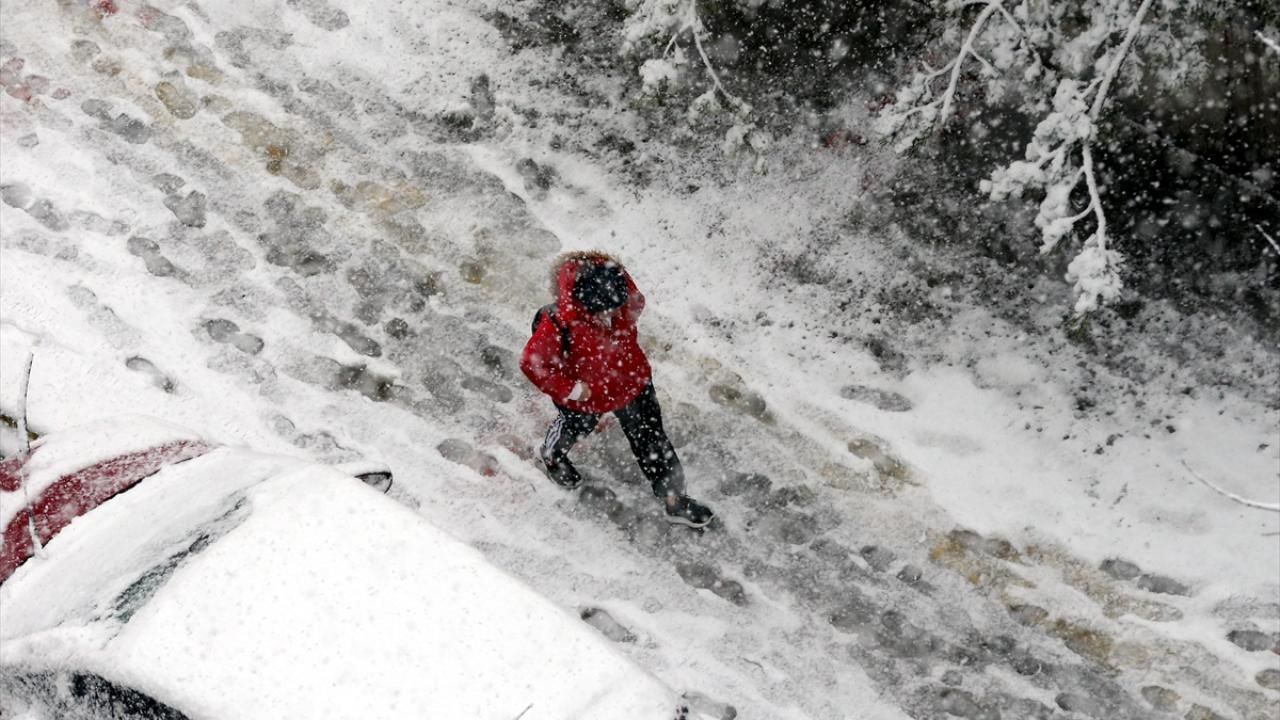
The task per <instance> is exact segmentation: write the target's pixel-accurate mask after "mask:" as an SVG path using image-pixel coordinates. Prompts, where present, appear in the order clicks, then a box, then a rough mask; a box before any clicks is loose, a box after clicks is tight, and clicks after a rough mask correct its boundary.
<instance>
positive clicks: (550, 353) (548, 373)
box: [520, 318, 578, 404]
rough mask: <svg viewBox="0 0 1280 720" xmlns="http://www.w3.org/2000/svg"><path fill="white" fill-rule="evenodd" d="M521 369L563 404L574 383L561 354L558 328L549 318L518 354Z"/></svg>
mask: <svg viewBox="0 0 1280 720" xmlns="http://www.w3.org/2000/svg"><path fill="white" fill-rule="evenodd" d="M520 370H521V372H523V373H524V376H525V377H527V378H529V382H531V383H533V384H534V386H535V387H537V388H538V389H539V390H541V391H542V392H544V393H546V394H547V395H550V396H551V399H552V400H553V401H555V402H556V403H558V404H564V402H565V401H566V400H568V398H569V393H571V392H573V386H574V385H575V384H577V382H578V380H577V378H575V377H573V376H572V375H570V374H569V369H568V367H567V366H566V364H565V361H564V358H563V357H562V356H561V355H560V329H559V328H557V327H556V324H555V323H554V322H552V321H551V320H550V319H549V318H548V319H544V320H543V321H542V322H540V323H538V327H537V329H536V330H534V332H533V337H531V338H529V342H527V343H525V346H524V352H523V353H521V355H520Z"/></svg>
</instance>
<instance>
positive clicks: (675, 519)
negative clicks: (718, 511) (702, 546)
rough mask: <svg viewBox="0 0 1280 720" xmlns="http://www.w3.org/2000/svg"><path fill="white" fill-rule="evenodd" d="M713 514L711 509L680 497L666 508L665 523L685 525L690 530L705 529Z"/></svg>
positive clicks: (685, 497)
mask: <svg viewBox="0 0 1280 720" xmlns="http://www.w3.org/2000/svg"><path fill="white" fill-rule="evenodd" d="M714 517H715V513H713V512H711V508H709V507H707V506H706V505H703V504H702V503H700V502H698V501H697V500H692V499H690V498H689V496H687V495H681V496H680V497H679V498H677V499H676V502H675V504H674V505H668V506H667V522H670V523H672V524H675V525H687V526H689V527H691V528H700V527H706V526H707V524H708V523H710V522H711V519H712V518H714Z"/></svg>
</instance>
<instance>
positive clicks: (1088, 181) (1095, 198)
mask: <svg viewBox="0 0 1280 720" xmlns="http://www.w3.org/2000/svg"><path fill="white" fill-rule="evenodd" d="M1080 156H1081V159H1082V160H1083V165H1082V166H1081V170H1083V172H1084V184H1085V187H1087V188H1089V207H1088V208H1085V211H1086V212H1087V211H1088V210H1090V209H1092V210H1093V215H1094V218H1095V219H1096V220H1097V222H1098V229H1097V237H1098V245H1099V246H1101V247H1103V248H1105V247H1106V246H1107V215H1106V213H1104V212H1103V211H1102V195H1101V193H1099V192H1098V179H1097V177H1096V176H1095V175H1094V171H1093V145H1092V143H1091V142H1090V141H1089V140H1083V141H1081V143H1080Z"/></svg>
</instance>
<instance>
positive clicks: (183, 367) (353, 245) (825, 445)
mask: <svg viewBox="0 0 1280 720" xmlns="http://www.w3.org/2000/svg"><path fill="white" fill-rule="evenodd" d="M93 5H94V6H96V7H99V8H100V7H105V6H108V5H110V6H111V7H115V6H118V11H117V12H113V13H104V12H101V11H99V10H95V7H91V6H90V5H89V4H86V3H82V2H77V1H72V0H68V1H67V2H61V3H44V4H15V3H6V4H5V5H4V7H3V17H2V18H0V20H2V21H3V22H2V23H0V63H3V75H0V80H2V81H3V85H4V89H5V91H6V92H5V93H4V94H0V186H2V196H0V199H2V200H3V204H2V205H0V243H2V244H0V249H2V251H3V258H2V260H0V409H3V410H4V411H6V412H9V411H11V409H12V408H15V407H16V406H17V390H16V388H17V385H18V383H17V378H18V376H19V375H20V372H21V369H22V366H23V364H24V363H25V360H26V357H27V354H28V353H34V363H33V374H32V381H31V390H30V396H29V400H28V407H29V414H30V420H31V424H32V427H33V428H34V429H35V430H37V431H41V430H54V429H58V428H63V427H68V426H71V425H74V424H79V423H82V422H87V421H91V420H94V419H98V418H103V417H109V416H111V415H113V414H116V413H121V412H138V413H144V414H148V415H152V416H154V417H157V418H160V419H163V420H165V421H169V422H175V423H179V424H182V425H185V426H187V427H191V428H194V429H196V430H198V431H199V432H201V433H202V434H204V435H206V436H207V437H209V438H211V439H213V440H217V441H220V442H226V443H232V444H241V445H247V446H250V447H252V448H254V449H258V450H263V451H270V452H284V453H292V454H298V455H305V456H308V457H312V458H315V459H319V460H323V461H342V460H349V459H353V458H356V457H371V458H376V459H379V460H382V461H384V462H386V463H388V464H389V465H390V466H391V467H392V468H393V469H394V471H395V473H396V478H397V485H396V490H395V491H394V492H395V493H396V497H397V499H399V500H400V501H401V502H403V503H405V504H406V505H408V506H410V507H412V508H414V509H416V510H417V511H418V512H419V513H420V514H421V515H422V516H424V517H425V518H427V519H428V520H430V521H431V522H432V523H434V524H435V525H437V526H439V527H441V528H443V529H445V530H447V531H448V532H450V533H452V534H453V535H454V536H456V537H458V538H460V539H462V540H463V541H465V542H466V543H468V544H470V545H472V546H473V547H475V548H477V549H479V550H480V551H481V552H482V553H483V554H484V556H485V557H486V558H488V559H489V560H490V561H491V562H493V563H495V564H496V565H498V566H499V567H502V568H504V569H506V570H507V571H509V572H511V573H513V574H515V575H517V576H518V577H520V578H522V579H523V580H525V581H526V582H528V583H529V584H530V585H532V586H533V587H534V588H535V589H537V590H538V591H539V592H541V593H542V594H544V595H545V596H547V597H548V598H550V599H551V600H552V601H553V602H555V603H557V604H560V605H561V606H563V607H566V608H578V607H587V606H590V607H596V608H603V609H605V610H607V611H608V613H609V614H610V615H611V616H612V617H614V618H616V619H617V620H618V621H619V622H621V623H622V624H623V625H625V626H626V627H627V629H629V630H630V632H631V635H632V636H634V639H633V640H632V641H631V642H627V643H622V644H621V647H622V648H623V649H624V651H625V652H627V654H628V655H629V656H630V657H631V658H632V659H634V660H636V661H637V662H639V663H640V664H641V665H643V666H644V667H646V668H648V669H649V670H651V671H652V672H653V673H654V674H655V675H657V676H658V677H659V678H661V679H662V680H663V681H665V682H666V683H667V684H669V685H671V686H672V687H675V688H677V689H680V690H690V691H697V692H699V693H703V694H704V695H705V696H706V698H707V699H705V700H703V701H702V703H701V705H700V706H698V707H701V709H702V710H703V712H704V714H707V715H709V716H712V717H714V716H715V715H717V714H719V715H725V714H726V713H727V711H726V710H725V708H724V707H722V704H728V705H732V706H733V707H735V708H736V709H737V711H738V713H739V716H741V717H762V718H763V717H767V718H834V717H847V718H878V717H885V718H895V717H903V716H910V717H934V716H940V715H942V714H946V713H950V714H952V715H957V716H963V717H975V718H976V717H994V716H995V713H998V714H999V715H1000V716H1001V717H1005V718H1021V717H1051V716H1053V717H1094V718H1123V717H1169V716H1171V713H1176V715H1177V716H1179V717H1181V716H1184V715H1187V714H1188V713H1196V712H1200V713H1201V714H1200V715H1198V716H1197V715H1190V716H1191V717H1212V715H1205V714H1203V713H1205V712H1210V711H1212V712H1216V713H1218V714H1220V715H1221V716H1223V717H1241V718H1249V719H1252V718H1262V717H1273V716H1274V712H1275V709H1276V707H1277V703H1278V702H1280V689H1277V688H1278V686H1280V657H1278V656H1277V654H1276V653H1275V652H1274V648H1275V645H1276V643H1277V641H1278V640H1280V536H1278V535H1277V533H1278V532H1280V514H1277V513H1275V512H1269V511H1266V510H1261V509H1254V508H1249V507H1246V506H1244V505H1242V504H1240V503H1237V502H1233V501H1232V500H1230V499H1228V498H1227V497H1225V496H1224V495H1222V494H1220V493H1216V492H1214V491H1213V490H1211V489H1210V488H1209V487H1207V486H1206V485H1205V484H1203V483H1202V482H1200V481H1199V480H1198V479H1197V478H1196V477H1195V476H1196V475H1199V476H1200V477H1201V478H1204V479H1205V480H1208V481H1210V482H1212V483H1214V484H1216V485H1218V486H1220V487H1221V488H1222V489H1224V490H1225V491H1227V492H1230V493H1235V494H1237V495H1239V496H1242V497H1246V498H1250V499H1253V500H1256V501H1259V502H1261V503H1267V504H1275V503H1276V502H1277V501H1278V500H1280V411H1278V410H1277V409H1276V407H1275V405H1274V402H1271V403H1270V407H1269V406H1268V397H1265V396H1264V395H1265V394H1264V393H1260V392H1257V391H1256V390H1251V389H1250V388H1251V387H1256V385H1250V384H1247V383H1243V384H1242V383H1235V384H1221V385H1210V384H1208V383H1207V382H1196V380H1197V379H1199V378H1202V377H1203V375H1202V374H1201V373H1200V372H1199V371H1200V369H1201V368H1198V367H1197V368H1191V369H1189V370H1188V369H1187V368H1185V367H1182V366H1181V365H1180V361H1181V360H1182V359H1183V358H1185V357H1186V356H1187V353H1180V352H1178V349H1177V347H1176V344H1175V343H1173V342H1161V341H1162V340H1164V339H1163V338H1149V337H1139V336H1136V335H1135V338H1134V348H1135V354H1136V355H1137V356H1138V359H1139V360H1140V361H1141V362H1142V363H1143V364H1144V366H1145V367H1146V368H1147V371H1146V372H1145V377H1146V378H1147V380H1146V384H1145V386H1143V387H1134V386H1133V385H1132V383H1131V382H1130V381H1129V380H1128V379H1126V378H1121V377H1117V376H1112V375H1110V374H1108V373H1107V372H1106V371H1102V370H1099V371H1096V372H1092V373H1086V372H1084V371H1082V370H1081V369H1080V367H1079V366H1078V364H1077V360H1078V358H1079V355H1078V353H1080V352H1081V351H1080V350H1079V349H1078V348H1075V347H1074V346H1072V345H1070V344H1068V343H1064V342H1061V331H1060V329H1059V328H1058V321H1059V320H1060V315H1061V312H1062V309H1063V308H1062V307H1061V306H1060V305H1055V304H1054V302H1053V301H1052V300H1051V301H1050V302H1046V303H1045V304H1044V305H1043V306H1042V307H1039V308H1033V309H1032V310H1029V311H1028V312H1027V313H1025V318H1024V319H1023V320H1022V321H1020V322H1015V321H1013V320H1010V319H1008V318H1006V317H1000V316H996V315H994V314H992V313H989V312H986V311H984V310H982V309H981V308H980V307H978V306H976V305H974V304H971V303H968V302H966V300H965V299H964V294H963V293H962V292H959V291H958V290H957V288H955V287H953V285H955V283H953V282H951V281H949V280H948V279H947V278H948V271H952V272H954V269H953V268H946V267H942V268H941V269H938V265H945V263H946V260H945V259H938V258H933V257H930V256H928V255H927V254H926V253H923V252H922V251H919V250H911V249H910V245H909V243H906V242H904V241H903V239H902V238H900V237H898V236H897V235H896V233H895V232H894V231H892V230H891V229H890V228H884V229H876V230H874V231H868V230H867V229H866V228H865V227H863V226H860V225H855V224H852V223H850V222H849V221H848V218H849V217H850V215H851V213H854V212H855V211H856V210H857V208H858V206H859V203H860V202H862V201H863V196H864V195H865V194H866V189H867V187H868V186H869V184H872V183H875V182H876V181H877V180H878V178H879V177H881V175H882V174H883V172H884V170H883V165H882V163H883V162H884V161H883V160H882V159H881V158H879V157H878V155H877V154H876V152H875V151H874V150H870V149H866V150H851V151H845V152H839V153H832V152H828V151H825V150H822V151H820V150H815V149H812V148H810V147H808V144H807V143H806V142H804V141H803V140H795V141H788V140H785V139H784V140H781V141H780V142H779V144H778V146H777V148H776V149H775V150H774V154H773V156H772V157H771V158H770V172H769V173H768V174H766V175H759V174H754V173H752V172H751V171H750V167H751V164H752V163H751V161H750V160H745V159H744V160H738V159H734V158H728V159H725V160H724V161H723V162H722V163H720V164H719V165H717V166H714V167H707V166H704V165H702V164H701V162H700V161H697V162H695V161H692V160H690V161H687V162H686V161H684V160H682V159H681V157H680V156H679V155H678V154H677V153H676V152H675V151H673V150H672V149H671V148H670V146H668V145H667V144H665V143H664V142H661V141H658V140H652V141H646V140H645V138H643V137H642V133H641V132H640V131H639V130H637V128H638V127H639V124H638V123H635V122H633V119H632V118H630V116H628V115H627V113H626V112H625V111H624V110H621V109H619V108H617V107H615V106H613V105H612V103H611V102H610V101H611V100H612V99H613V98H615V97H616V96H617V94H618V92H619V83H620V82H621V80H620V79H619V78H610V77H608V76H606V75H599V76H595V77H590V76H581V75H575V74H570V73H565V72H563V69H562V67H561V65H560V60H559V59H558V58H557V57H555V56H554V54H553V53H551V52H549V51H546V50H539V49H536V48H534V49H526V50H523V51H520V52H513V51H512V50H511V49H510V47H509V46H508V45H507V44H506V43H505V41H504V39H503V37H502V35H501V34H500V33H499V32H498V30H497V29H496V28H495V26H494V25H493V24H491V23H490V22H488V21H486V20H485V19H484V18H485V17H490V18H492V17H494V15H493V13H494V12H496V11H498V10H501V11H503V12H505V13H508V14H513V15H516V16H517V17H518V15H519V13H518V11H517V9H516V8H513V7H506V6H503V5H501V4H500V3H484V2H476V3H466V4H456V3H415V4H412V5H408V4H391V3H369V4H367V5H347V6H341V7H340V6H338V5H332V4H329V3H327V2H325V0H296V1H294V0H291V1H289V2H253V3H248V2H246V3H234V4H233V3H217V4H215V3H203V4H198V3H195V2H157V3H155V4H153V5H147V4H143V3H135V2H129V1H127V0H125V1H122V2H116V3H114V4H111V3H94V4H93ZM481 75H484V76H485V77H486V78H487V82H485V81H479V80H477V78H479V77H480V76H481ZM619 137H622V138H628V139H629V140H630V141H631V142H634V143H635V146H634V147H628V146H626V145H625V143H621V142H620V141H619V140H618V138H619ZM739 164H740V165H741V167H739ZM638 176H646V177H648V178H650V181H649V182H648V183H647V184H640V183H637V182H635V178H636V177H638ZM587 247H599V248H603V249H606V250H609V251H612V252H614V253H616V254H617V255H619V256H620V257H621V258H622V259H623V260H624V261H625V262H626V263H627V264H628V267H629V269H630V271H631V273H632V275H633V276H634V277H635V278H636V280H637V282H638V283H639V285H640V286H641V288H642V289H643V290H644V291H645V293H646V295H647V296H648V298H649V309H648V310H647V311H646V314H645V316H644V317H643V319H642V320H641V330H642V335H643V336H644V342H645V344H646V347H647V348H648V349H649V351H650V356H651V359H652V360H653V362H654V367H655V373H656V378H655V380H656V384H657V387H658V390H659V396H660V398H661V400H662V402H663V406H664V410H665V412H666V414H667V417H668V425H669V426H670V428H671V430H672V432H673V435H674V437H675V440H676V442H677V446H678V448H679V450H680V452H681V455H682V457H683V459H684V460H685V463H686V466H687V470H688V474H689V478H690V492H691V494H693V495H694V496H695V497H699V498H700V499H702V500H705V501H707V502H708V503H709V504H711V505H712V506H713V507H715V508H716V509H717V510H718V511H719V513H720V515H721V517H722V519H723V526H722V527H720V528H717V529H715V530H712V531H710V532H707V533H704V534H695V533H691V532H686V531H683V530H668V529H667V528H666V526H665V523H663V522H661V521H660V519H659V517H658V513H657V507H656V505H655V504H654V503H653V502H652V500H651V498H648V497H646V494H645V491H644V489H643V484H642V483H640V482H639V479H638V473H637V472H636V471H635V469H634V468H633V467H632V464H631V461H630V459H629V457H628V452H627V450H626V447H625V441H623V439H622V438H621V433H620V432H619V431H618V430H617V428H616V427H606V429H605V431H604V432H602V433H601V434H599V435H597V436H595V437H593V438H592V439H591V440H589V441H588V442H587V443H586V444H585V445H584V446H583V448H582V450H581V451H580V452H581V455H582V457H583V461H582V465H583V467H584V469H585V471H586V472H587V474H588V476H589V479H590V480H591V481H592V482H591V484H590V486H589V487H588V488H587V489H586V490H583V491H581V492H580V493H577V494H572V495H571V494H567V493H564V492H562V491H560V490H558V489H556V488H555V487H554V486H551V485H550V484H549V483H548V482H547V481H546V480H545V479H544V478H543V477H542V475H541V473H540V472H539V470H538V469H537V467H536V466H535V465H534V464H533V463H532V462H531V461H530V459H529V458H530V452H531V447H532V446H533V445H534V444H536V442H537V441H538V440H540V436H541V433H542V430H543V427H544V425H545V423H546V422H548V421H549V420H550V417H551V407H550V404H549V403H548V402H547V401H546V400H545V399H544V398H542V397H540V396H537V395H536V393H535V392H534V391H533V390H532V388H531V387H530V386H529V385H528V384H527V383H526V382H525V381H524V379H523V378H522V377H521V376H520V374H519V371H518V369H516V367H515V360H516V358H517V357H518V353H519V351H520V348H521V346H522V344H523V342H524V339H525V338H526V336H527V334H528V324H529V320H530V318H531V317H532V313H533V310H534V309H536V308H537V307H538V306H540V305H541V304H543V303H544V302H546V297H547V290H546V285H547V282H546V281H547V273H548V265H549V263H550V261H551V259H552V258H553V257H554V256H555V255H556V254H557V253H558V252H560V251H561V250H566V249H578V248H587ZM805 258H810V259H811V260H810V261H809V262H810V264H814V263H816V264H815V265H814V266H813V267H809V266H806V265H805V264H804V262H803V261H804V259H805ZM814 258H816V260H812V259H814ZM921 268H925V271H929V270H930V269H932V270H937V273H936V274H937V278H938V279H937V280H936V281H930V282H928V283H925V282H923V281H922V279H921V277H920V275H921V273H922V270H921ZM899 291H900V292H899ZM904 297H905V298H906V300H903V299H902V298H904ZM904 306H906V307H905V310H912V311H914V312H917V314H918V315H920V316H921V317H916V318H914V319H912V320H910V321H908V320H906V319H904V317H907V316H910V315H911V312H905V311H904ZM1274 352H1275V348H1266V347H1261V346H1259V343H1258V341H1256V340H1254V339H1251V338H1248V337H1236V338H1233V339H1232V341H1231V343H1230V344H1229V345H1227V346H1225V347H1224V348H1223V353H1222V355H1221V358H1220V359H1219V360H1218V361H1217V362H1219V363H1223V364H1229V367H1228V368H1227V369H1226V370H1225V371H1224V372H1226V373H1227V374H1231V373H1234V374H1236V375H1238V376H1247V375H1249V374H1251V373H1252V374H1255V375H1256V376H1257V378H1261V379H1263V380H1265V379H1266V378H1274V376H1275V373H1276V369H1275V367H1274V363H1275V357H1276V356H1275V354H1274ZM1189 378H1190V380H1189ZM1188 387H1190V389H1189V390H1188V389H1187V388H1188ZM1082 398H1087V399H1088V402H1087V403H1082ZM1085 405H1091V406H1092V407H1093V411H1089V409H1088V408H1087V407H1085ZM7 442H11V439H10V440H7ZM6 449H8V447H6ZM1108 561H1110V562H1108ZM1250 648H1254V649H1253V650H1251V649H1250ZM1197 707H1199V708H1200V710H1197V709H1196V708H1197Z"/></svg>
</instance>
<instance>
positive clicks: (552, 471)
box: [538, 453, 582, 490]
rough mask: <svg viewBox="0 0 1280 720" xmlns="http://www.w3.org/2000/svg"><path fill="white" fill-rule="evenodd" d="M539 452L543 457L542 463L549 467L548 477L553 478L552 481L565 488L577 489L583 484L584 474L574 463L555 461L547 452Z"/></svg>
mask: <svg viewBox="0 0 1280 720" xmlns="http://www.w3.org/2000/svg"><path fill="white" fill-rule="evenodd" d="M538 454H539V455H540V456H541V457H542V464H543V465H544V466H545V467H546V468H547V477H549V478H551V482H553V483H555V484H557V485H559V486H560V487H562V488H564V489H565V490H576V489H577V488H578V486H579V485H581V484H582V476H581V475H579V474H578V470H577V469H576V468H574V467H573V466H572V465H570V464H569V463H558V462H554V461H553V460H552V459H551V457H550V456H549V455H547V454H546V453H538Z"/></svg>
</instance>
